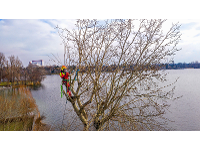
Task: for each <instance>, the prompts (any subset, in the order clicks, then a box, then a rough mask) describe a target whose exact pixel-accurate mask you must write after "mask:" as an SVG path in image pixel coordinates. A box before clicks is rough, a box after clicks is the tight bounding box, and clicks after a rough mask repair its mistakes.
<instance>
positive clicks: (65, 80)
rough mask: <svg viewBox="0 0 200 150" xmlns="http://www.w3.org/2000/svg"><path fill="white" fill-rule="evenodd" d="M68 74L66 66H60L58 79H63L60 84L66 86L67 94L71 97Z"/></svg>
mask: <svg viewBox="0 0 200 150" xmlns="http://www.w3.org/2000/svg"><path fill="white" fill-rule="evenodd" d="M69 75H70V74H69V72H67V67H66V66H64V65H63V66H62V67H61V70H60V77H61V78H62V79H63V80H62V84H64V85H65V86H66V89H67V94H68V95H69V96H70V97H72V96H71V91H70V84H69Z"/></svg>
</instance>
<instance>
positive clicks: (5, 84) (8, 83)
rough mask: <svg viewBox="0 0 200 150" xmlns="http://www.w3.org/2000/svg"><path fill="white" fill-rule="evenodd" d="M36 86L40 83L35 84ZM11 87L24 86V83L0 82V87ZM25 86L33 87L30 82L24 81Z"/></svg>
mask: <svg viewBox="0 0 200 150" xmlns="http://www.w3.org/2000/svg"><path fill="white" fill-rule="evenodd" d="M37 84H40V83H37ZM11 85H12V86H13V85H25V81H18V82H17V81H16V82H13V83H12V82H1V83H0V86H11ZM26 85H28V86H32V85H34V84H33V82H31V81H26Z"/></svg>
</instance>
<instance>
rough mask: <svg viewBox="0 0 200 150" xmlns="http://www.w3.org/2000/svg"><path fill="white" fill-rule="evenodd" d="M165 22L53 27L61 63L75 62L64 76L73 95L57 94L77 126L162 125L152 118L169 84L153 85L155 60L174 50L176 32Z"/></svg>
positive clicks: (160, 77)
mask: <svg viewBox="0 0 200 150" xmlns="http://www.w3.org/2000/svg"><path fill="white" fill-rule="evenodd" d="M165 21H166V20H145V19H144V20H131V19H128V20H127V19H120V20H105V21H97V20H77V23H76V25H75V29H73V30H68V29H66V28H65V29H62V28H59V27H58V26H57V29H58V33H59V35H60V37H61V38H62V41H63V43H65V44H64V46H65V48H66V54H67V57H66V61H65V62H66V64H67V65H68V66H71V65H74V66H76V69H75V71H74V72H75V74H74V76H73V75H72V76H71V80H70V84H71V91H72V94H73V95H74V98H73V99H72V98H70V97H69V96H68V95H67V94H66V93H65V91H63V92H64V94H65V96H66V98H67V100H68V101H69V102H70V103H71V104H72V107H73V109H74V111H75V113H76V114H77V116H78V117H79V119H80V120H81V122H82V125H83V130H162V129H163V128H162V127H163V126H162V123H161V122H158V120H157V118H158V117H162V115H163V114H164V113H165V110H166V108H167V107H168V105H167V100H169V99H171V98H173V91H174V88H172V89H170V90H168V91H166V90H164V88H165V87H164V86H163V87H162V86H159V83H160V82H164V81H165V80H166V78H165V77H166V74H165V73H163V72H162V71H160V67H161V65H160V64H162V63H163V62H164V60H165V59H166V58H167V57H169V56H172V55H174V54H175V52H176V51H178V49H177V48H176V46H177V44H178V42H179V40H180V36H181V35H180V32H179V27H180V26H179V25H178V24H172V26H171V28H169V30H168V31H167V32H165V31H163V30H162V25H163V23H164V22H165ZM77 69H79V71H78V72H77ZM76 72H77V78H78V79H77V80H75V77H76Z"/></svg>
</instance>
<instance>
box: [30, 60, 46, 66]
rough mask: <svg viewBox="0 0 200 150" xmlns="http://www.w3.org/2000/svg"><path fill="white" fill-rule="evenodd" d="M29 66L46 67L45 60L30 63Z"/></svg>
mask: <svg viewBox="0 0 200 150" xmlns="http://www.w3.org/2000/svg"><path fill="white" fill-rule="evenodd" d="M29 64H33V65H37V66H44V61H43V60H32V61H30V62H29Z"/></svg>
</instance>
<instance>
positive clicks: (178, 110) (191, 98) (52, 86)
mask: <svg viewBox="0 0 200 150" xmlns="http://www.w3.org/2000/svg"><path fill="white" fill-rule="evenodd" d="M166 72H168V73H169V74H168V79H169V81H170V82H173V81H175V79H176V78H178V77H179V80H178V82H177V83H176V89H175V94H174V96H175V97H176V96H182V97H181V98H179V99H177V100H174V101H170V102H169V103H170V105H171V106H170V107H169V111H167V112H166V114H165V115H164V116H165V117H166V118H168V119H169V120H172V121H174V122H169V123H168V125H167V127H169V128H172V130H175V131H200V69H184V70H166ZM60 85H61V79H60V77H59V75H48V76H47V77H46V78H45V80H44V81H42V86H41V87H39V88H36V89H32V90H31V92H32V95H33V97H34V99H35V100H36V104H37V105H38V109H39V111H40V114H41V115H42V114H43V115H44V116H45V117H46V119H45V120H44V122H45V123H47V124H50V125H53V127H54V128H57V129H58V127H60V126H61V124H62V121H63V114H64V110H65V104H66V99H65V97H64V96H63V98H61V95H60ZM66 107H67V108H70V107H71V104H70V103H69V102H68V103H67V105H66ZM65 113H66V114H65V116H64V117H65V119H64V123H66V120H67V117H68V114H67V112H65ZM58 130H59V129H58Z"/></svg>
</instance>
